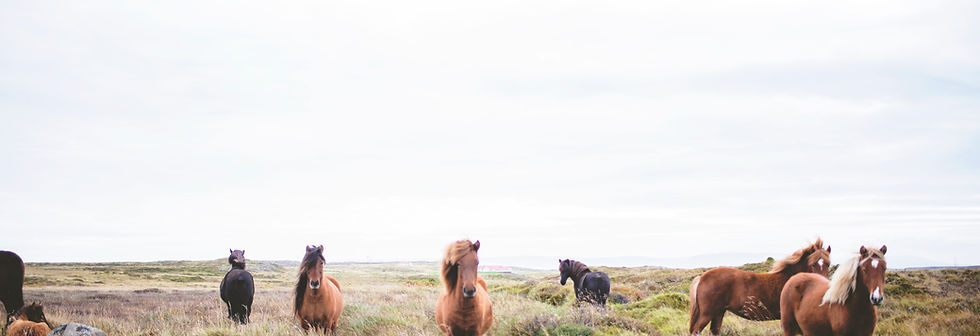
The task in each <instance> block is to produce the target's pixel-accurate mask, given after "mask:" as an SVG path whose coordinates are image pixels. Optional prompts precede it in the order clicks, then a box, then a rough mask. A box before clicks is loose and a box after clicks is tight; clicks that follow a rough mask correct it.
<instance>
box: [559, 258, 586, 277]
mask: <svg viewBox="0 0 980 336" xmlns="http://www.w3.org/2000/svg"><path fill="white" fill-rule="evenodd" d="M568 265H569V268H570V269H566V270H565V271H566V272H568V274H570V275H571V276H572V277H573V278H575V279H576V280H575V281H578V280H577V279H579V278H581V275H582V274H585V273H589V272H592V270H590V269H589V266H585V264H583V263H582V262H581V261H578V260H572V259H568Z"/></svg>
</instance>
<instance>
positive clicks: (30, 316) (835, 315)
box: [0, 238, 887, 336]
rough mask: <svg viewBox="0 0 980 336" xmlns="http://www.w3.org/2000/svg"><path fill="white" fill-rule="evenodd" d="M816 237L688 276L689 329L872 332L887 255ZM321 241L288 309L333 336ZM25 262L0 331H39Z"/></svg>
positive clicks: (596, 280)
mask: <svg viewBox="0 0 980 336" xmlns="http://www.w3.org/2000/svg"><path fill="white" fill-rule="evenodd" d="M823 245H824V244H823V242H822V241H821V240H820V239H819V238H818V239H817V241H816V242H815V243H813V244H810V245H808V246H806V247H804V248H802V249H800V250H797V251H795V252H794V253H793V254H791V255H789V256H788V257H786V258H785V259H783V260H780V261H779V262H776V263H775V264H774V265H773V268H772V271H770V272H769V273H756V272H748V271H743V270H739V269H735V268H729V267H718V268H714V269H711V270H709V271H707V272H705V273H703V274H701V275H700V276H697V277H695V278H694V279H693V280H692V282H691V289H690V315H691V317H690V326H689V330H688V331H689V333H690V334H691V335H698V334H700V333H701V331H702V330H703V329H704V328H705V327H706V326H708V324H709V323H710V325H711V326H710V332H711V334H712V335H720V333H721V324H722V319H723V318H724V316H725V312H732V313H733V314H735V315H737V316H739V317H742V318H745V319H749V320H755V321H766V320H780V324H781V326H782V329H783V333H784V335H800V334H802V335H807V336H809V335H832V336H841V335H871V334H872V333H873V332H874V328H875V324H876V322H877V308H876V307H877V306H878V305H880V304H881V303H882V301H883V300H884V293H883V291H882V289H883V288H884V282H885V269H886V261H885V252H886V251H887V247H885V246H882V247H881V249H873V248H866V247H864V246H862V247H861V248H860V249H859V251H858V253H857V254H856V255H855V256H853V257H852V258H850V259H848V260H847V261H845V262H843V263H841V264H840V265H839V266H838V268H837V270H836V271H835V272H834V275H833V277H832V278H829V279H828V275H829V274H830V269H831V266H830V247H829V246H827V247H826V248H825V247H824V246H823ZM479 249H480V241H476V242H471V241H470V240H459V241H456V242H453V243H452V244H450V245H449V247H448V248H446V252H445V255H444V257H443V259H442V263H441V266H440V269H441V270H440V276H441V280H442V283H443V285H444V290H443V291H442V294H441V295H440V296H439V299H438V301H437V302H436V309H435V322H436V324H437V325H438V327H439V329H440V330H441V331H442V332H444V333H445V334H447V335H453V336H469V335H483V334H484V333H486V332H487V331H488V330H489V329H490V327H491V326H492V325H493V304H492V303H491V300H490V293H489V291H488V290H487V282H486V280H484V279H483V278H481V277H480V276H479V274H478V272H477V268H478V266H479V263H480V259H479V257H478V254H477V252H478V251H479ZM229 252H230V255H229V256H228V263H229V264H231V269H230V270H229V271H228V273H226V274H225V277H224V279H223V280H222V281H221V286H220V294H221V300H222V301H223V302H224V303H225V305H226V306H227V309H228V318H230V319H232V320H234V321H236V322H238V323H242V324H246V323H249V316H250V314H251V311H252V301H253V300H252V299H253V296H254V295H255V283H254V281H253V278H252V275H251V274H250V273H249V272H248V271H246V270H245V251H244V250H229ZM324 262H325V259H324V257H323V245H320V246H307V247H306V254H305V255H304V257H303V261H302V262H301V263H300V267H299V272H298V274H297V278H298V279H297V282H296V287H295V297H294V302H293V314H294V317H295V318H296V319H297V321H298V323H299V326H300V327H301V328H302V329H303V330H304V331H310V330H312V331H314V332H319V333H327V332H329V333H331V334H335V333H336V330H337V322H338V320H339V319H340V315H341V314H342V313H343V310H344V298H343V295H342V294H341V288H340V283H339V282H338V281H337V279H335V278H333V277H331V276H329V275H326V274H324V273H323V266H324ZM558 270H559V272H560V275H561V280H560V283H561V285H563V286H564V285H565V283H566V281H567V280H568V279H571V280H572V284H573V286H574V292H575V297H576V298H577V300H578V301H581V302H585V303H588V304H593V305H596V306H600V307H604V306H605V304H606V300H607V298H608V297H609V290H610V285H611V284H610V280H609V276H608V275H606V274H605V273H603V272H592V271H591V270H590V269H589V267H588V266H586V265H585V264H583V263H581V262H578V261H575V260H570V259H565V260H562V259H559V260H558ZM23 282H24V263H23V261H22V260H21V259H20V257H19V256H17V255H16V254H14V253H12V252H7V251H0V302H2V303H3V305H4V307H5V308H6V310H7V322H6V330H7V332H6V335H7V336H35V335H38V336H40V335H47V334H48V332H50V330H51V326H50V324H48V322H47V320H46V318H45V317H44V312H43V310H42V307H41V306H40V305H38V304H36V303H34V304H31V305H27V306H24V298H23Z"/></svg>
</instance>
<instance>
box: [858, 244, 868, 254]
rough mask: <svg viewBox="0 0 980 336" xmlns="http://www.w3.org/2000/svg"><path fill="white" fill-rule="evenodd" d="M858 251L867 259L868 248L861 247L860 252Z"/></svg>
mask: <svg viewBox="0 0 980 336" xmlns="http://www.w3.org/2000/svg"><path fill="white" fill-rule="evenodd" d="M858 251H860V252H861V257H867V256H868V248H866V247H864V245H861V249H860V250H858Z"/></svg>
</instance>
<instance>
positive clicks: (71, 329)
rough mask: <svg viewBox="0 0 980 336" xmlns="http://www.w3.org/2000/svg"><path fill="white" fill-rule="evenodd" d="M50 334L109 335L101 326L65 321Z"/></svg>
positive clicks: (71, 335) (76, 335) (58, 335)
mask: <svg viewBox="0 0 980 336" xmlns="http://www.w3.org/2000/svg"><path fill="white" fill-rule="evenodd" d="M48 336H107V335H106V333H105V332H104V331H102V330H100V329H99V328H96V327H90V326H87V325H84V324H81V323H65V324H62V325H60V326H58V327H57V328H54V330H51V332H50V333H48Z"/></svg>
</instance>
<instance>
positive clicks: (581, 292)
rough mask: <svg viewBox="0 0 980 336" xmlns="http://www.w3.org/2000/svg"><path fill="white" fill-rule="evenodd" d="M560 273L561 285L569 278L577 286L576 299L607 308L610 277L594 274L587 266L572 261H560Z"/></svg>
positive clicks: (600, 273)
mask: <svg viewBox="0 0 980 336" xmlns="http://www.w3.org/2000/svg"><path fill="white" fill-rule="evenodd" d="M558 272H561V285H562V286H564V285H565V282H566V280H568V278H571V279H572V285H574V286H575V298H576V299H578V300H579V301H585V302H588V303H591V304H597V305H600V306H603V307H605V306H606V298H608V297H609V276H608V275H606V273H603V272H593V271H592V270H590V269H589V267H588V266H585V264H583V263H581V262H579V261H575V260H571V259H565V260H561V259H558Z"/></svg>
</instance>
